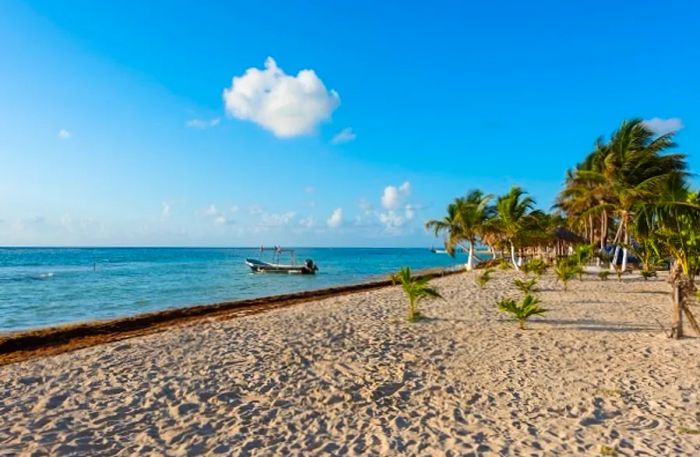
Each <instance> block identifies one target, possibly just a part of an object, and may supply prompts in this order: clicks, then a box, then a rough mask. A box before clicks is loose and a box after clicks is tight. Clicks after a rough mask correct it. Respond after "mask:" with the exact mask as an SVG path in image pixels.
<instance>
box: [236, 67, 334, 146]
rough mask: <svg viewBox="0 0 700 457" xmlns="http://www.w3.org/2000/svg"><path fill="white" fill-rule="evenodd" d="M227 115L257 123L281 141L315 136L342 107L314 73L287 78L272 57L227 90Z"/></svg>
mask: <svg viewBox="0 0 700 457" xmlns="http://www.w3.org/2000/svg"><path fill="white" fill-rule="evenodd" d="M223 97H224V105H225V107H226V112H227V113H228V114H230V115H231V116H233V117H235V118H236V119H240V120H243V121H251V122H254V123H256V124H258V125H260V126H261V127H263V128H265V129H267V130H269V131H271V132H272V133H273V134H274V135H275V136H277V137H278V138H291V137H295V136H300V135H308V134H311V133H313V132H314V131H315V130H316V128H317V127H318V125H319V124H320V123H321V122H323V121H326V120H328V119H329V118H330V117H331V114H332V113H333V111H335V109H336V108H337V107H338V106H339V105H340V96H339V95H338V93H337V92H336V91H334V90H331V91H328V90H327V89H326V86H325V85H324V84H323V81H321V80H320V79H319V77H318V76H316V72H315V71H313V70H301V71H300V72H299V73H298V74H297V75H296V76H292V75H288V74H286V73H285V72H284V71H283V70H282V69H281V68H279V67H278V66H277V63H276V62H275V60H274V59H273V58H272V57H268V58H267V60H265V68H264V69H263V70H260V69H258V68H248V69H247V70H246V72H245V73H244V74H243V75H242V76H234V77H233V80H232V81H231V87H229V88H226V89H224V94H223Z"/></svg>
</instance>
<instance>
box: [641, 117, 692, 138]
mask: <svg viewBox="0 0 700 457" xmlns="http://www.w3.org/2000/svg"><path fill="white" fill-rule="evenodd" d="M644 125H646V126H647V128H648V129H649V130H651V131H652V132H654V133H656V134H657V135H665V134H667V133H671V132H677V131H679V130H680V129H682V128H683V121H681V119H680V118H678V117H670V118H668V119H662V118H660V117H654V118H651V119H645V120H644Z"/></svg>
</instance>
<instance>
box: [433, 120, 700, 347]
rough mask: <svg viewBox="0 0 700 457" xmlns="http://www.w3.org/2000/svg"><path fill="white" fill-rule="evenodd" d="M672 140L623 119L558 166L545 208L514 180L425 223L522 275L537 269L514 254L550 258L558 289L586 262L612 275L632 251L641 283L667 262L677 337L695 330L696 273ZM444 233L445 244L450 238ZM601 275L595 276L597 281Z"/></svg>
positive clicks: (691, 208)
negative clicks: (565, 166)
mask: <svg viewBox="0 0 700 457" xmlns="http://www.w3.org/2000/svg"><path fill="white" fill-rule="evenodd" d="M674 136H675V132H669V133H663V134H659V133H657V132H654V131H653V130H652V129H651V128H650V127H649V126H648V125H647V123H645V122H644V121H643V120H642V119H629V120H624V121H623V122H622V123H620V124H619V126H618V128H617V129H615V130H614V131H613V132H612V134H611V135H610V136H608V137H599V138H598V139H597V140H596V141H595V142H594V144H593V147H592V149H591V150H590V151H589V152H588V153H587V154H585V155H584V157H583V160H581V161H580V162H579V163H578V164H576V165H575V166H574V167H573V168H571V169H569V170H567V172H566V175H565V180H564V185H563V188H562V189H561V191H560V192H559V194H558V196H557V197H556V201H555V204H554V208H553V209H554V212H553V213H551V214H547V213H545V212H543V211H541V210H539V209H537V208H536V206H535V201H534V199H533V198H532V197H531V196H530V195H529V194H528V193H527V192H526V191H525V190H523V189H522V188H520V187H518V186H513V187H512V188H511V189H510V191H509V192H508V193H506V194H505V195H501V196H498V197H496V198H491V197H490V196H487V195H484V194H483V193H481V192H478V193H476V194H474V195H473V197H471V198H470V197H469V196H470V195H472V194H471V193H470V194H468V195H467V197H463V198H461V199H457V200H456V201H455V203H453V204H452V207H451V208H448V216H446V217H445V219H444V220H441V221H429V223H428V226H429V228H432V229H434V230H435V232H436V233H445V234H451V233H455V234H456V238H455V240H459V242H464V243H469V242H470V241H469V240H472V241H471V242H472V243H473V242H481V243H482V244H484V245H486V246H488V248H489V250H490V251H491V254H492V256H493V260H492V261H493V262H495V261H496V260H497V259H498V258H499V254H500V259H502V260H501V262H502V263H501V264H502V265H503V266H504V267H505V265H506V263H507V264H508V266H509V267H512V268H514V269H516V270H521V269H522V270H523V271H525V272H526V273H528V274H529V273H531V272H534V273H535V274H538V273H536V271H535V268H534V267H533V265H531V264H530V263H529V262H527V263H525V264H524V265H523V258H525V257H530V258H534V257H538V258H545V259H551V260H554V259H557V261H556V262H555V273H556V275H557V278H558V279H559V281H561V282H562V284H564V288H565V289H566V285H567V282H568V281H569V280H570V279H572V278H573V277H575V276H576V275H578V276H579V279H581V278H582V276H583V271H584V270H583V268H584V267H585V266H587V265H589V264H590V263H592V262H593V261H595V262H596V264H597V266H598V268H605V269H606V270H607V271H608V274H613V273H614V274H616V275H617V277H618V280H620V281H621V280H622V275H623V274H625V273H626V272H627V271H628V266H629V265H628V264H629V263H630V261H631V259H632V258H633V257H634V259H636V261H637V262H639V269H640V271H641V275H642V277H643V278H644V279H648V278H651V277H654V275H655V274H656V271H658V270H659V269H660V268H662V267H664V268H666V267H668V268H669V269H670V271H669V275H668V281H669V283H670V284H671V291H672V295H673V303H674V305H673V313H672V319H673V327H672V332H671V336H673V337H675V338H680V337H681V336H682V335H683V321H684V319H685V320H686V321H687V322H688V323H689V324H690V325H691V326H692V327H693V328H694V329H695V331H696V332H697V333H698V334H700V325H698V324H697V321H696V319H695V317H694V315H693V313H692V312H691V308H690V300H691V299H694V297H695V292H696V288H695V278H696V276H697V275H698V272H700V193H699V192H698V191H693V190H691V189H690V188H689V185H688V178H689V176H690V174H689V173H688V170H687V168H688V164H687V158H686V155H685V154H683V153H680V152H674V148H676V147H677V145H676V143H675V142H674ZM460 202H462V203H460ZM460 205H466V207H465V208H466V209H464V210H460V209H459V208H460ZM467 209H468V212H466V213H464V214H470V215H472V216H474V217H471V216H470V217H467V216H463V215H460V214H462V212H463V211H466V210H467ZM462 219H464V220H469V221H473V223H470V227H472V228H473V230H471V231H468V230H465V229H464V227H462V226H461V225H460V224H461V222H460V221H461V220H462ZM438 222H439V223H438ZM455 224H456V225H455ZM453 226H454V227H456V228H454V230H453V229H452V228H453ZM450 236H451V235H449V236H448V243H447V244H449V243H452V244H455V243H456V241H455V242H450V240H449V237H450ZM567 253H568V254H570V258H569V257H567V256H566V254H567ZM470 257H471V256H470ZM531 262H533V261H531ZM470 263H471V262H470ZM539 268H541V269H542V272H544V269H545V268H546V267H545V266H540V267H539ZM608 274H605V273H599V274H598V276H599V278H600V279H601V280H606V279H607V278H608Z"/></svg>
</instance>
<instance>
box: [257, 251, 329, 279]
mask: <svg viewBox="0 0 700 457" xmlns="http://www.w3.org/2000/svg"><path fill="white" fill-rule="evenodd" d="M273 249H274V251H275V254H274V256H273V261H272V262H265V261H263V260H258V259H251V258H247V259H245V264H246V265H248V267H249V268H250V269H251V270H252V271H253V272H254V273H287V274H301V275H313V274H316V272H317V271H318V266H317V265H316V264H315V263H314V261H313V260H311V259H306V260H305V261H304V263H301V264H297V262H296V256H295V253H294V250H293V249H282V248H279V247H276V248H273ZM263 251H265V248H262V247H261V248H260V252H261V253H262V252H263ZM283 252H288V253H289V254H290V256H291V261H292V263H288V264H284V263H280V262H279V260H280V255H281V254H282V253H283Z"/></svg>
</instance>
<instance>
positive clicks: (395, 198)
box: [382, 181, 411, 209]
mask: <svg viewBox="0 0 700 457" xmlns="http://www.w3.org/2000/svg"><path fill="white" fill-rule="evenodd" d="M410 193H411V183H410V182H408V181H406V182H404V183H403V184H401V185H400V186H399V187H395V186H386V187H385V188H384V193H383V194H382V206H383V207H384V208H386V209H396V208H398V207H399V205H400V204H401V202H402V201H403V200H404V199H405V198H406V197H408V195H409V194H410Z"/></svg>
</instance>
